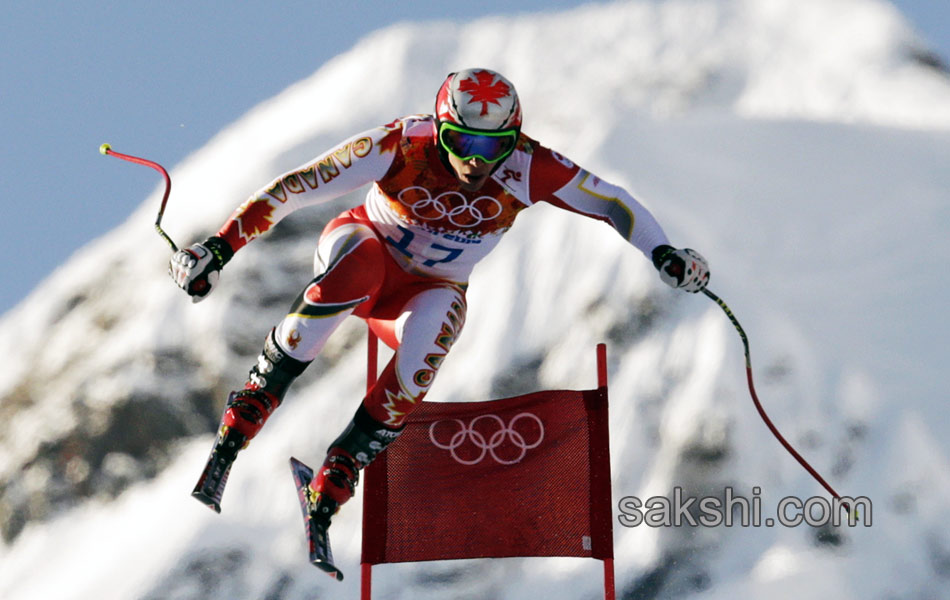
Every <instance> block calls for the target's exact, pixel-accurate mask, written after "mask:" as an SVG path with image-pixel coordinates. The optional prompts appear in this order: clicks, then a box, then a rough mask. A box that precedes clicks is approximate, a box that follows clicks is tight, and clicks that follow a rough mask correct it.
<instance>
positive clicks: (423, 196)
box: [397, 185, 504, 227]
mask: <svg viewBox="0 0 950 600" xmlns="http://www.w3.org/2000/svg"><path fill="white" fill-rule="evenodd" d="M397 199H398V200H399V202H400V203H401V204H403V205H404V206H406V207H407V208H409V210H411V211H412V214H413V215H415V216H416V217H418V218H419V219H422V220H423V221H438V220H440V219H448V221H449V223H451V224H452V225H454V226H455V227H477V226H478V225H481V224H482V223H484V222H485V221H491V220H492V219H496V218H498V217H500V216H501V213H502V212H504V207H503V206H502V204H501V202H500V201H499V200H498V199H497V198H493V197H491V196H479V197H478V198H475V199H473V200H469V199H468V198H467V197H466V196H465V194H462V193H461V192H457V191H448V192H442V193H441V194H439V195H438V196H436V197H435V198H433V197H432V193H431V192H429V190H428V189H426V188H424V187H422V186H418V185H414V186H410V187H407V188H405V189H403V190H402V191H401V192H399V195H398V196H397Z"/></svg>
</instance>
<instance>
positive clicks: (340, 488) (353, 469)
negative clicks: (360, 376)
mask: <svg viewBox="0 0 950 600" xmlns="http://www.w3.org/2000/svg"><path fill="white" fill-rule="evenodd" d="M400 433H402V428H400V429H390V428H388V427H385V426H383V425H382V424H381V423H379V422H377V421H376V420H375V419H373V418H372V417H370V416H369V414H368V413H367V412H366V409H365V408H364V407H363V405H360V408H359V409H358V410H357V411H356V415H355V416H354V417H353V420H352V421H351V422H350V424H349V426H347V428H346V430H345V431H344V432H343V434H342V435H341V436H340V437H338V438H337V439H336V440H335V441H334V442H333V444H332V445H331V446H330V449H329V450H328V451H327V457H326V459H325V460H324V461H323V465H322V466H321V467H320V471H319V472H318V473H317V474H316V475H314V473H313V470H312V469H310V468H309V467H308V466H307V465H305V464H303V463H302V462H300V461H299V460H297V459H295V458H291V459H290V466H291V470H292V471H293V473H294V483H295V484H296V486H297V497H298V499H299V500H300V508H301V510H302V512H303V518H304V525H305V527H306V531H307V541H308V544H309V549H310V563H311V564H313V565H314V566H315V567H317V568H319V569H321V570H323V571H325V572H327V573H329V574H330V575H331V576H333V577H334V578H335V579H337V580H338V581H342V580H343V573H342V572H341V571H340V569H339V568H338V567H337V566H336V565H335V564H334V563H333V551H332V550H331V548H330V537H329V534H328V533H327V530H328V529H329V527H330V520H331V519H332V518H333V515H335V514H336V513H337V512H338V511H339V510H340V506H342V505H343V504H344V503H345V502H346V501H347V500H349V499H350V498H352V497H353V494H354V493H355V491H356V486H357V485H358V484H359V480H360V470H361V469H362V468H363V467H365V466H366V465H368V464H369V463H370V462H372V461H373V459H375V458H376V456H377V455H378V454H379V453H380V452H382V451H383V450H385V449H386V447H387V446H388V445H389V444H390V443H392V441H393V440H395V439H396V438H397V437H398V436H399V434H400Z"/></svg>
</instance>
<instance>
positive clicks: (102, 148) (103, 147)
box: [99, 144, 112, 156]
mask: <svg viewBox="0 0 950 600" xmlns="http://www.w3.org/2000/svg"><path fill="white" fill-rule="evenodd" d="M109 150H112V146H110V145H109V144H103V145H101V146H99V154H102V155H103V156H104V155H106V154H108V153H109Z"/></svg>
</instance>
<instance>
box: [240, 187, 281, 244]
mask: <svg viewBox="0 0 950 600" xmlns="http://www.w3.org/2000/svg"><path fill="white" fill-rule="evenodd" d="M240 213H241V214H240V215H238V216H237V221H238V222H239V223H240V229H241V237H243V238H244V239H245V240H247V241H251V240H252V239H254V238H256V237H257V236H259V235H261V234H262V233H264V232H265V231H267V230H268V229H270V228H271V225H273V224H274V221H273V220H272V219H271V216H272V215H273V214H274V205H272V204H271V203H270V200H268V199H267V198H256V199H254V200H251V201H250V202H248V203H247V204H246V205H244V208H242V209H241V211H240Z"/></svg>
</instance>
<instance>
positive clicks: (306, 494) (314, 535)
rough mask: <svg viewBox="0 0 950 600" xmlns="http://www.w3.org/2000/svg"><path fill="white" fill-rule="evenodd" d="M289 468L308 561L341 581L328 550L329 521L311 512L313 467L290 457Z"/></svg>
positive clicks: (331, 553)
mask: <svg viewBox="0 0 950 600" xmlns="http://www.w3.org/2000/svg"><path fill="white" fill-rule="evenodd" d="M290 470H291V472H292V473H293V475H294V485H295V486H296V487H297V499H298V500H300V510H301V512H303V521H304V529H305V530H306V532H307V542H308V545H309V548H310V563H311V564H312V565H313V566H315V567H317V568H318V569H320V570H322V571H324V572H326V573H327V574H328V575H330V577H333V578H334V579H336V580H337V581H343V572H342V571H340V569H338V568H337V567H336V565H334V564H333V552H332V551H331V550H330V537H329V535H328V534H327V527H328V526H329V521H324V520H323V519H314V518H313V516H312V514H311V507H312V506H313V498H312V497H311V494H312V492H311V491H310V481H311V480H312V479H313V469H311V468H310V467H308V466H307V465H305V464H303V463H302V462H300V461H299V460H297V459H296V458H293V457H291V459H290Z"/></svg>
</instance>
